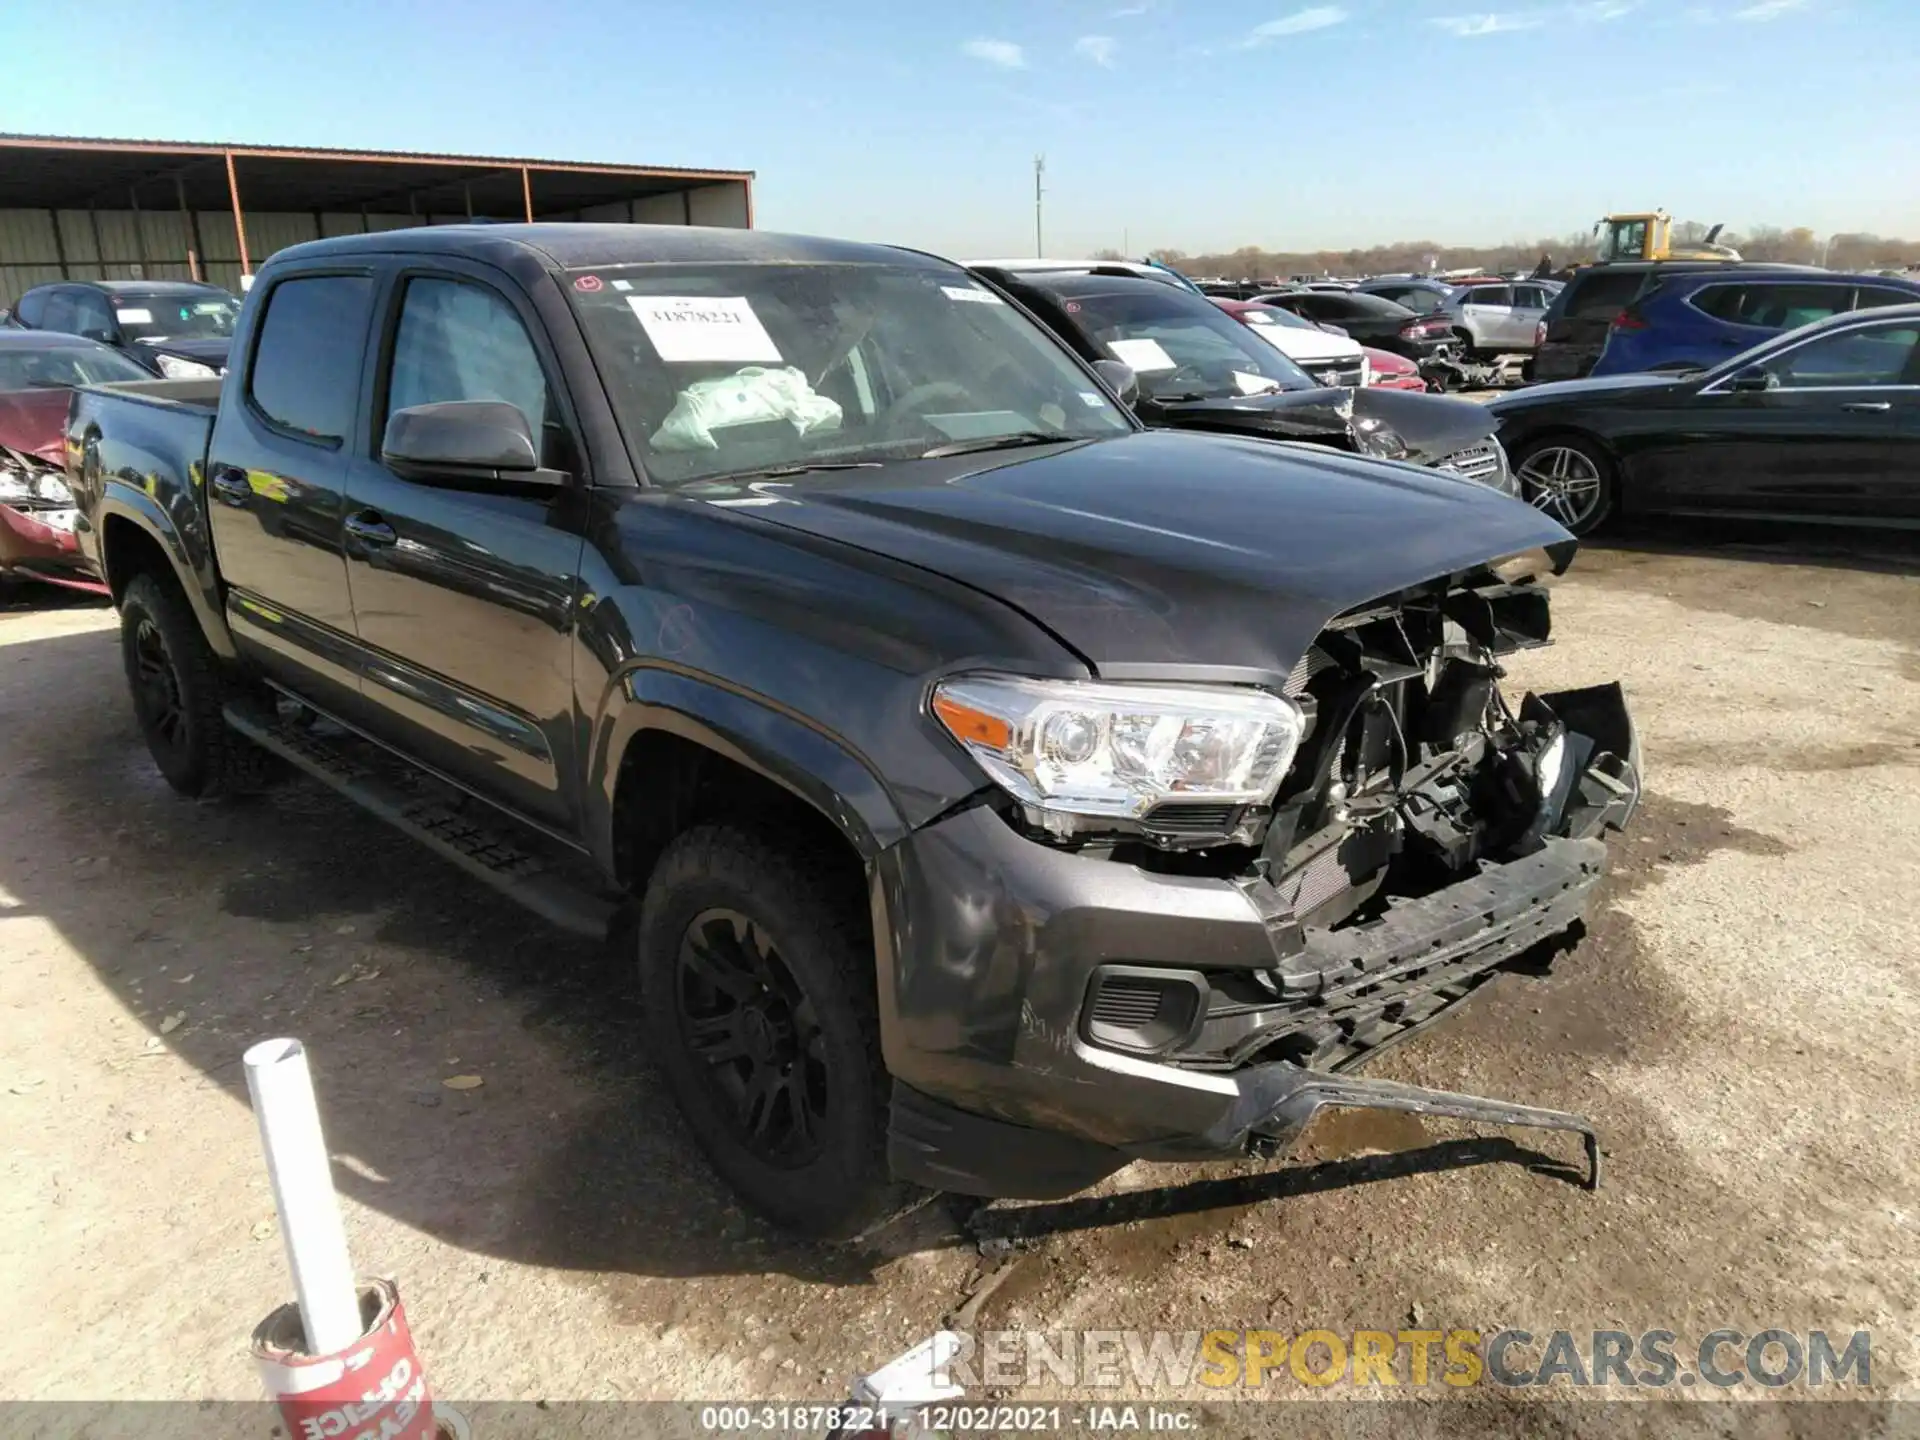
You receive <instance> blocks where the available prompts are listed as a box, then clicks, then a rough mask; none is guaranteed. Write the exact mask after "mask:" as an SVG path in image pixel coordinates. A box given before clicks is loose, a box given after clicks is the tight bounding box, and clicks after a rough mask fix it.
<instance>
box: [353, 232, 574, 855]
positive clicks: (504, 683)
mask: <svg viewBox="0 0 1920 1440" xmlns="http://www.w3.org/2000/svg"><path fill="white" fill-rule="evenodd" d="M383 311H384V313H385V317H386V318H385V321H384V325H383V329H384V333H385V341H384V345H383V347H382V353H381V357H380V360H379V362H378V365H379V368H378V372H377V375H376V384H375V386H374V393H373V397H372V406H373V414H372V416H371V417H370V420H371V423H370V424H368V425H367V426H365V427H363V435H362V443H361V444H360V445H358V446H357V447H356V450H357V453H356V454H355V456H354V457H353V460H352V469H351V475H350V478H349V480H348V483H347V490H348V503H347V515H346V530H347V539H346V553H347V572H348V577H349V583H350V587H351V590H352V596H353V612H354V619H355V623H356V629H357V634H358V637H359V640H360V644H361V647H362V651H363V653H362V657H361V658H362V664H363V666H364V672H363V673H364V679H363V691H364V703H365V705H366V707H367V711H368V713H369V715H370V716H372V717H374V718H373V720H372V722H371V723H372V724H373V725H375V726H377V728H378V730H379V733H381V734H382V735H383V736H384V737H386V738H389V739H390V740H391V741H392V742H393V743H395V744H397V745H399V746H400V747H401V748H402V749H404V750H406V751H407V752H408V753H409V754H411V755H413V756H415V757H417V758H418V759H420V760H422V761H424V762H426V763H427V764H429V765H431V766H432V767H433V768H434V769H436V770H439V771H440V772H441V773H442V774H444V775H446V776H448V777H450V778H452V779H453V780H456V781H458V782H460V783H461V784H464V785H466V786H468V787H469V788H471V789H473V790H475V791H477V792H479V793H480V794H482V795H484V796H486V797H487V798H489V799H491V800H494V801H495V802H497V803H499V804H502V805H505V806H507V807H509V808H511V809H513V810H515V811H516V812H518V813H519V814H521V815H523V816H525V817H527V818H529V819H532V820H534V821H536V822H538V823H541V824H544V825H546V826H548V827H549V828H550V829H553V830H556V831H559V832H561V833H570V832H571V830H572V829H573V828H574V827H573V820H574V817H573V816H572V815H571V814H570V808H569V804H568V800H567V797H566V794H565V792H564V791H563V788H562V786H561V784H560V777H561V775H562V774H564V773H566V772H565V767H566V764H567V762H568V757H569V756H570V755H571V753H572V745H573V713H574V712H573V668H572V649H571V647H572V643H573V642H572V632H573V624H572V619H573V604H574V596H575V591H576V587H577V584H578V577H579V572H580V559H581V552H582V549H583V546H584V540H583V524H584V518H583V511H584V506H583V504H582V503H581V501H582V500H583V498H584V490H583V489H582V488H581V487H582V486H584V485H585V483H586V477H585V475H584V474H583V473H582V465H581V462H580V461H579V459H578V458H577V457H578V455H579V449H578V446H577V444H576V442H575V440H574V436H575V435H577V433H578V431H577V429H576V428H575V427H574V425H573V423H572V421H571V419H570V418H569V417H570V414H571V410H570V406H569V403H568V401H567V397H566V395H565V393H564V390H563V387H562V386H561V384H560V370H559V367H558V366H557V364H556V363H555V361H554V357H553V355H552V353H551V350H550V349H549V347H548V344H547V340H546V336H545V332H544V329H543V327H542V326H541V324H540V322H539V319H538V317H537V316H536V315H535V313H534V312H533V310H532V309H531V307H530V306H529V304H528V303H527V300H526V297H525V296H524V295H522V294H521V293H520V292H519V291H518V289H517V288H516V287H512V286H510V285H508V284H507V283H506V282H505V280H504V277H502V276H500V275H499V274H498V273H497V272H495V271H493V270H491V269H489V268H487V267H485V266H480V265H469V264H466V263H464V262H460V261H455V260H451V259H448V260H435V261H434V262H432V264H430V265H421V266H411V267H409V268H407V269H403V270H401V271H399V272H397V273H396V275H395V276H394V277H393V280H392V283H391V286H390V288H389V291H388V297H387V300H386V302H385V304H384V305H383ZM448 400H505V401H508V402H510V403H512V404H514V405H516V406H518V407H519V408H520V411H521V413H522V414H523V415H525V416H526V419H527V424H528V426H529V428H530V429H531V430H532V432H533V434H534V435H535V437H537V439H538V442H539V444H540V446H541V450H542V454H541V464H542V465H543V466H545V467H547V468H550V469H553V470H563V471H567V472H570V474H571V477H572V478H571V481H570V483H569V484H568V485H567V486H565V487H562V488H560V489H557V490H556V489H554V488H551V487H548V488H545V489H541V488H538V487H531V486H527V485H525V484H521V485H514V484H511V483H501V482H492V483H487V482H482V481H473V480H461V481H444V482H443V481H427V480H420V479H402V478H401V477H400V476H399V475H397V474H395V473H394V472H393V471H392V470H391V469H389V468H388V467H387V466H386V465H385V464H384V463H383V462H382V461H381V459H380V448H381V447H380V440H381V436H382V434H383V433H384V431H385V428H386V422H387V417H388V416H389V415H391V414H392V412H393V411H395V410H399V409H404V408H406V407H408V406H413V405H424V404H431V403H437V402H441V401H448Z"/></svg>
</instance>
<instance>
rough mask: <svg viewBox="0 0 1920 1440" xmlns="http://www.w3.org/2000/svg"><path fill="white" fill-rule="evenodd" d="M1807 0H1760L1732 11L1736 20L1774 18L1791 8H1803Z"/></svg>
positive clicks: (1791, 9)
mask: <svg viewBox="0 0 1920 1440" xmlns="http://www.w3.org/2000/svg"><path fill="white" fill-rule="evenodd" d="M1806 5H1807V0H1760V3H1759V4H1758V5H1749V6H1747V8H1746V9H1744V10H1736V11H1734V12H1733V18H1734V19H1736V20H1776V19H1778V18H1779V17H1780V16H1782V15H1785V14H1787V13H1788V12H1789V11H1793V10H1804V9H1805V8H1806Z"/></svg>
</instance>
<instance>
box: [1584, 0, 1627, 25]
mask: <svg viewBox="0 0 1920 1440" xmlns="http://www.w3.org/2000/svg"><path fill="white" fill-rule="evenodd" d="M1639 8H1640V0H1588V3H1586V4H1583V5H1575V6H1574V7H1573V13H1574V15H1575V16H1576V17H1577V18H1578V19H1581V20H1597V21H1600V22H1602V23H1604V22H1605V21H1608V20H1618V19H1619V18H1620V17H1621V16H1623V15H1631V14H1632V13H1633V12H1634V11H1636V10H1638V9H1639Z"/></svg>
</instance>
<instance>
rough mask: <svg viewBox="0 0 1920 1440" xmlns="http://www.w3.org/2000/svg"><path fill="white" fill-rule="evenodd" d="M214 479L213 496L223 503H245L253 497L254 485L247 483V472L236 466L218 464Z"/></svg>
mask: <svg viewBox="0 0 1920 1440" xmlns="http://www.w3.org/2000/svg"><path fill="white" fill-rule="evenodd" d="M212 480H213V498H214V499H216V500H218V501H219V502H220V503H221V504H222V505H236V506H238V505H245V504H247V503H248V502H249V501H251V500H252V499H253V486H251V485H250V484H248V483H247V472H246V471H244V470H241V469H239V468H238V467H236V466H233V465H221V466H217V467H216V468H215V469H214V472H213V477H212Z"/></svg>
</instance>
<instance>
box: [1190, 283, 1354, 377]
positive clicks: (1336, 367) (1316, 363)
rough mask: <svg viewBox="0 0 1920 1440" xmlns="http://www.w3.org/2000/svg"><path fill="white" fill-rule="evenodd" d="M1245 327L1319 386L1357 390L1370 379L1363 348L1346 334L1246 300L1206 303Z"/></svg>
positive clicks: (1217, 300) (1287, 312)
mask: <svg viewBox="0 0 1920 1440" xmlns="http://www.w3.org/2000/svg"><path fill="white" fill-rule="evenodd" d="M1209 303H1210V304H1213V305H1216V306H1218V307H1219V308H1220V309H1221V310H1224V311H1225V312H1226V313H1227V314H1228V315H1230V316H1232V317H1233V318H1234V319H1235V320H1237V321H1239V322H1240V323H1241V324H1242V325H1244V326H1246V327H1247V328H1248V329H1249V330H1251V331H1253V333H1254V334H1255V335H1257V336H1259V337H1260V339H1262V340H1263V341H1265V342H1266V343H1267V344H1269V345H1271V346H1273V348H1274V349H1276V350H1278V351H1279V352H1280V353H1281V354H1282V355H1284V356H1286V357H1287V358H1288V359H1289V360H1291V361H1293V363H1294V364H1296V365H1298V366H1299V367H1300V368H1301V369H1302V370H1304V371H1306V372H1307V374H1309V375H1311V376H1312V377H1313V378H1314V379H1315V380H1316V381H1318V382H1319V383H1320V384H1322V385H1342V386H1346V387H1347V388H1349V389H1358V388H1360V387H1361V386H1364V385H1365V384H1366V383H1367V382H1368V381H1369V380H1370V379H1372V378H1373V377H1372V375H1371V373H1370V372H1369V371H1368V369H1367V352H1366V347H1365V346H1363V345H1362V344H1361V343H1360V342H1359V341H1358V340H1355V339H1354V338H1352V337H1351V336H1350V335H1346V334H1343V333H1342V332H1340V331H1337V330H1329V329H1328V328H1327V327H1326V326H1324V325H1316V324H1314V322H1313V321H1311V320H1304V319H1302V318H1301V317H1300V316H1298V315H1295V314H1293V313H1291V312H1290V311H1286V310H1282V309H1279V308H1278V307H1276V306H1273V305H1260V304H1255V303H1254V302H1252V301H1248V300H1219V299H1215V300H1212V301H1210V302H1209Z"/></svg>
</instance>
